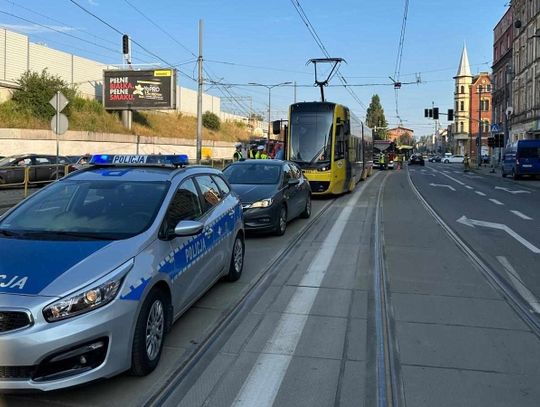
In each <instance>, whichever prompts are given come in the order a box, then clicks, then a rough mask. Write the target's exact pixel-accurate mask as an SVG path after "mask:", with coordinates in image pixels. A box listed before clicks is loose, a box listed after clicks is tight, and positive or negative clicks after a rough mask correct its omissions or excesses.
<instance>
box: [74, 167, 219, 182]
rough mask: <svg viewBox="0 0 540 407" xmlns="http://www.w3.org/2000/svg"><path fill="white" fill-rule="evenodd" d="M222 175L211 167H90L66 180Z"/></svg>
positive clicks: (156, 179)
mask: <svg viewBox="0 0 540 407" xmlns="http://www.w3.org/2000/svg"><path fill="white" fill-rule="evenodd" d="M202 173H205V174H220V173H221V171H219V170H216V169H214V168H211V167H204V166H189V167H183V168H174V167H154V166H136V165H134V166H130V165H122V166H118V167H116V166H103V167H101V166H90V167H87V168H84V169H82V170H79V171H76V172H73V173H71V174H70V175H68V176H67V177H65V179H71V180H78V181H96V180H103V181H113V180H122V181H170V180H172V179H174V178H175V177H177V176H179V175H180V176H189V175H195V174H202Z"/></svg>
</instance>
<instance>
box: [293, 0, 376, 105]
mask: <svg viewBox="0 0 540 407" xmlns="http://www.w3.org/2000/svg"><path fill="white" fill-rule="evenodd" d="M290 1H291V4H292V5H293V7H294V8H295V10H296V12H297V13H298V15H299V16H300V19H301V20H302V21H303V23H304V24H305V26H306V27H307V29H308V31H309V33H310V34H311V36H312V37H313V39H314V40H315V43H316V44H317V45H318V47H319V48H320V50H321V51H322V52H323V54H324V55H325V56H326V57H327V58H331V57H330V53H329V52H328V50H327V49H326V47H325V46H324V43H323V42H322V40H321V38H320V37H319V35H318V34H317V31H316V30H315V27H313V24H311V21H310V20H309V17H308V16H307V14H306V12H305V11H304V9H303V8H302V5H301V4H300V2H299V0H290ZM336 74H337V75H338V77H339V80H340V82H341V83H342V85H343V87H344V88H345V89H346V90H347V92H348V93H349V94H350V95H351V96H352V98H353V99H354V100H355V101H356V102H357V103H358V104H359V105H360V106H361V107H362V108H363V109H364V110H367V108H366V105H365V104H364V103H363V102H362V101H361V100H360V98H359V97H358V95H357V94H356V93H355V92H354V91H353V90H352V89H351V88H350V87H349V84H348V83H347V80H346V79H345V77H344V76H343V75H342V74H341V73H339V72H337V71H336Z"/></svg>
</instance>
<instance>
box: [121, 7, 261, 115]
mask: <svg viewBox="0 0 540 407" xmlns="http://www.w3.org/2000/svg"><path fill="white" fill-rule="evenodd" d="M124 2H125V3H126V4H127V5H129V6H130V7H131V8H133V9H134V10H135V11H136V12H137V13H138V14H139V15H141V16H142V17H143V18H144V19H145V20H146V21H148V22H149V23H150V24H152V25H153V26H154V27H156V28H157V29H158V30H159V31H161V32H162V33H163V34H165V35H166V36H167V37H168V38H169V39H170V40H172V41H173V42H175V43H176V44H178V45H179V46H180V47H182V48H183V49H184V50H185V51H187V52H188V53H189V54H190V55H191V56H193V57H195V58H197V59H196V60H195V61H192V62H196V61H197V60H198V56H197V55H196V54H195V52H193V51H192V50H191V49H189V48H188V47H187V46H186V45H184V44H183V43H181V42H180V41H179V40H178V39H177V38H176V37H175V36H173V35H172V34H171V33H170V32H169V31H167V30H166V29H164V28H163V27H162V26H161V25H159V24H158V23H156V22H155V21H154V20H153V19H152V18H150V17H149V16H148V14H146V13H145V12H144V11H142V10H141V9H139V8H137V7H136V6H135V5H133V3H131V2H130V1H129V0H124ZM194 69H195V67H194ZM203 70H204V73H205V74H206V75H207V76H208V77H210V74H209V72H208V70H207V69H206V68H203ZM192 76H193V78H194V77H195V73H193V74H192ZM218 90H219V92H220V93H221V94H222V95H224V96H225V97H230V98H232V100H233V101H234V102H235V103H236V104H237V105H238V107H239V108H240V109H241V110H242V111H243V112H244V114H246V113H247V114H246V116H249V115H250V114H251V113H252V112H250V109H249V108H247V107H246V106H245V105H243V104H242V103H241V102H240V101H239V100H238V99H237V98H235V96H234V95H233V94H232V92H231V91H230V90H229V89H227V88H225V87H223V88H222V87H220V86H218ZM227 95H228V96H227Z"/></svg>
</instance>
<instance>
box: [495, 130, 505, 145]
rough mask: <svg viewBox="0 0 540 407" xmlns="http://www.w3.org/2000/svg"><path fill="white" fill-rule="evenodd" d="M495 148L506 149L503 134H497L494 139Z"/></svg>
mask: <svg viewBox="0 0 540 407" xmlns="http://www.w3.org/2000/svg"><path fill="white" fill-rule="evenodd" d="M493 143H494V145H493V147H504V135H503V134H500V133H499V134H495V138H494V139H493Z"/></svg>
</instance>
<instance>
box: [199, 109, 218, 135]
mask: <svg viewBox="0 0 540 407" xmlns="http://www.w3.org/2000/svg"><path fill="white" fill-rule="evenodd" d="M202 123H203V126H204V127H206V128H207V129H210V130H219V128H220V127H221V120H220V119H219V117H218V116H217V115H216V114H215V113H212V112H209V111H206V112H204V114H203V116H202Z"/></svg>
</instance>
